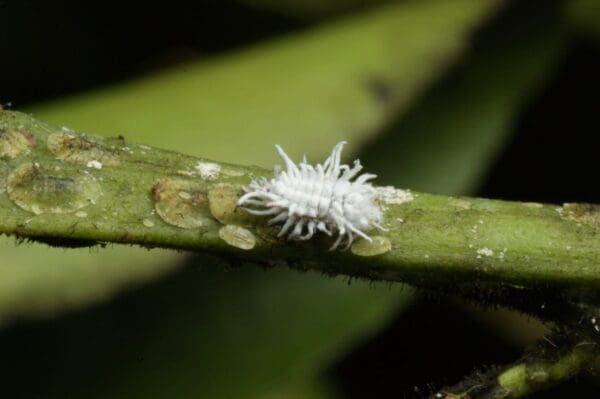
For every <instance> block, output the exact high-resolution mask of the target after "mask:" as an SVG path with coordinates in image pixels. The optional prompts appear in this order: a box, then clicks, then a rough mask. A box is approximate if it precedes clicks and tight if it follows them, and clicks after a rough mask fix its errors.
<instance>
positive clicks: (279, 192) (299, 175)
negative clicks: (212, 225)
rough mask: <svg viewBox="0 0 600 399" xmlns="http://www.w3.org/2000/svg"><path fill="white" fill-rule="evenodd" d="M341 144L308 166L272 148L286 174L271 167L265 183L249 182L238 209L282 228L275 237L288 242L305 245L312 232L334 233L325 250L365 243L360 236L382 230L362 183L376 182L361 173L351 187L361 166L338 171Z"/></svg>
mask: <svg viewBox="0 0 600 399" xmlns="http://www.w3.org/2000/svg"><path fill="white" fill-rule="evenodd" d="M344 144H346V142H345V141H342V142H340V143H338V144H337V145H336V146H335V147H334V148H333V151H332V152H331V155H330V156H329V158H327V159H326V160H325V162H324V163H323V164H322V165H321V164H316V165H314V166H313V165H310V164H309V163H308V162H307V161H306V157H304V158H303V160H302V161H301V162H300V163H299V164H298V165H296V164H295V163H294V162H293V161H292V160H291V159H290V157H289V156H288V155H287V154H286V153H285V152H284V151H283V149H282V148H281V147H280V146H279V145H276V146H275V148H276V149H277V152H278V153H279V155H280V156H281V158H282V159H283V161H284V162H285V166H286V170H284V171H282V170H280V168H279V167H278V166H276V167H275V171H274V177H273V178H272V179H271V180H267V179H265V178H262V179H259V180H253V181H252V182H250V185H249V186H248V187H245V188H244V191H245V192H246V194H244V195H243V196H242V197H241V198H240V199H239V200H238V205H240V206H242V207H244V209H246V211H247V212H249V213H251V214H254V215H270V216H271V215H272V216H273V217H272V218H271V219H270V220H269V224H276V223H283V226H282V228H281V231H280V232H279V234H278V236H279V237H281V236H284V235H286V234H287V237H288V239H293V240H308V239H309V238H311V237H312V236H313V235H314V234H315V232H317V231H321V232H323V233H325V234H327V235H329V236H331V235H333V234H335V233H337V235H338V236H337V239H336V240H335V242H334V243H333V245H332V246H331V248H330V249H331V250H334V249H336V248H337V247H338V246H339V245H340V244H341V243H342V241H344V239H345V240H346V248H348V247H349V246H350V244H352V242H353V241H354V239H355V238H356V237H357V236H360V237H362V238H364V239H365V240H369V241H371V238H370V237H369V236H368V235H366V234H365V231H368V230H371V229H372V228H375V227H376V228H379V229H381V230H385V229H384V228H383V227H381V225H380V223H381V219H382V213H381V209H380V208H379V206H378V205H377V204H376V203H375V198H376V196H377V192H376V190H375V188H374V187H373V186H372V185H371V184H370V183H368V181H369V180H371V179H373V178H375V177H376V176H375V175H373V174H368V173H365V174H362V175H360V176H359V177H358V178H357V179H356V180H355V181H351V179H353V178H354V177H356V176H357V175H358V173H359V172H360V171H361V170H362V165H361V164H360V161H359V160H356V161H354V164H353V166H352V167H350V166H348V165H340V158H341V153H342V149H343V147H344ZM256 207H258V208H256Z"/></svg>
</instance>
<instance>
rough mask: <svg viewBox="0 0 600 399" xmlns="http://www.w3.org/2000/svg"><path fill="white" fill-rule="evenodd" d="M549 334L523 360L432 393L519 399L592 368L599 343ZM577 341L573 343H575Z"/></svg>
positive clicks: (454, 398)
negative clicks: (550, 335)
mask: <svg viewBox="0 0 600 399" xmlns="http://www.w3.org/2000/svg"><path fill="white" fill-rule="evenodd" d="M574 336H577V337H578V339H576V340H573V337H572V336H571V337H567V338H566V339H570V340H572V341H571V342H570V343H565V342H562V343H561V342H560V341H564V340H565V336H560V337H557V338H556V343H555V342H554V341H553V340H552V339H551V338H548V339H547V340H546V341H544V342H543V344H538V345H537V347H536V348H534V349H533V350H532V352H531V353H529V354H527V355H526V356H524V357H523V359H521V360H520V361H518V362H516V363H515V364H513V365H511V366H508V367H506V368H504V369H502V370H500V371H498V370H490V371H487V372H484V373H474V374H473V375H471V376H469V377H467V378H465V379H464V380H463V381H461V382H460V383H459V384H457V385H455V386H454V387H451V388H447V389H443V390H441V391H439V392H436V393H434V394H433V395H431V398H436V399H517V398H524V397H527V396H529V395H531V394H533V393H535V392H538V391H542V390H545V389H548V388H551V387H553V386H555V385H557V384H559V383H560V382H564V381H566V380H568V379H570V378H572V377H574V376H575V375H577V374H580V373H581V372H584V371H586V370H587V369H588V368H590V366H591V364H592V363H593V361H594V360H595V359H597V358H598V356H599V355H600V350H599V347H598V344H596V343H593V342H591V341H589V340H586V339H584V338H582V337H581V336H580V335H579V334H574ZM573 342H574V343H573Z"/></svg>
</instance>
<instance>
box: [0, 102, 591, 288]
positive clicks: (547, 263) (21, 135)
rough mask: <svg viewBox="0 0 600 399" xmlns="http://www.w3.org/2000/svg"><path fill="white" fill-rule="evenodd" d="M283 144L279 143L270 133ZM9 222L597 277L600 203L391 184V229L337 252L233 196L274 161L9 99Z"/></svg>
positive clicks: (476, 271)
mask: <svg viewBox="0 0 600 399" xmlns="http://www.w3.org/2000/svg"><path fill="white" fill-rule="evenodd" d="M274 144H275V143H274ZM0 158H1V160H0V233H3V234H9V235H14V236H17V237H21V238H27V239H33V240H40V241H44V242H47V243H49V244H52V245H59V246H79V245H93V244H96V243H106V242H112V243H124V244H137V245H142V246H146V247H149V248H152V247H166V248H175V249H183V250H192V251H206V252H210V253H213V254H216V255H218V256H221V257H223V258H228V259H232V260H235V261H240V260H246V261H251V262H257V263H260V264H265V265H288V266H291V267H295V268H299V269H315V270H319V271H322V272H325V273H330V274H345V275H349V276H354V277H367V278H370V279H375V280H389V281H405V282H408V283H411V284H414V285H416V286H435V285H444V286H451V285H453V284H457V285H458V284H459V283H474V284H482V285H486V286H487V285H488V284H491V285H496V284H501V285H503V286H506V285H509V286H513V287H514V286H517V287H545V288H547V287H553V288H556V287H561V288H576V289H578V290H581V289H585V288H588V289H591V290H593V289H597V288H598V287H600V245H599V244H600V208H599V207H597V206H593V205H585V204H566V205H563V206H556V205H542V204H536V203H521V202H506V201H495V200H487V199H475V198H453V197H446V196H440V195H431V194H424V193H409V192H407V191H401V190H396V189H394V188H391V187H388V188H385V189H384V188H382V189H381V193H382V195H381V198H380V203H381V206H382V208H383V210H384V215H385V223H384V224H385V226H386V227H387V228H388V229H389V231H386V232H381V231H372V232H370V234H371V235H372V236H377V238H376V240H375V242H374V243H373V244H369V243H367V242H357V243H355V244H354V245H353V246H352V249H351V250H348V251H335V252H330V251H328V250H327V249H328V247H329V246H330V245H331V242H332V239H330V238H328V237H326V236H322V235H317V236H315V237H314V238H313V239H312V240H310V241H309V242H304V243H296V242H289V241H286V240H284V239H279V238H277V237H276V236H277V232H278V227H277V226H274V227H267V226H266V224H265V219H264V218H257V217H250V216H249V215H248V214H246V213H245V212H244V211H243V210H241V209H239V208H236V207H235V202H236V200H237V198H238V197H239V195H240V194H241V193H242V187H243V186H244V185H246V184H248V182H249V181H250V180H251V179H253V178H257V177H261V176H266V177H269V176H271V172H270V171H267V170H264V169H261V168H257V167H244V166H236V165H230V164H222V163H213V162H211V161H207V160H203V159H199V158H195V157H191V156H187V155H182V154H178V153H174V152H170V151H163V150H159V149H155V148H149V147H146V146H142V145H138V144H135V143H130V142H128V141H126V140H125V139H123V138H99V137H92V136H84V135H80V134H76V133H74V132H70V131H68V130H65V129H61V128H57V127H53V126H49V125H47V124H44V123H42V122H39V121H36V120H35V119H33V118H31V117H30V116H28V115H25V114H21V113H17V112H9V111H0Z"/></svg>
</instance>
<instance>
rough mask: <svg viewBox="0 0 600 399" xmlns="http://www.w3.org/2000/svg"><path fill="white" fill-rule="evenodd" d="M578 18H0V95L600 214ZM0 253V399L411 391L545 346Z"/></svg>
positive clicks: (206, 150) (588, 14)
mask: <svg viewBox="0 0 600 399" xmlns="http://www.w3.org/2000/svg"><path fill="white" fill-rule="evenodd" d="M598 4H599V2H598V1H592V0H571V1H566V0H565V1H558V0H553V1H540V0H536V1H527V2H522V1H518V0H513V1H509V0H505V1H500V0H497V1H491V0H490V1H479V0H452V1H449V0H421V1H416V0H397V1H383V0H379V1H369V2H368V1H361V0H321V1H314V0H310V1H300V0H279V1H272V0H238V1H234V0H226V1H216V0H214V1H197V2H194V3H193V4H188V2H185V1H182V0H173V1H171V2H169V3H168V4H165V3H156V4H155V5H154V4H150V3H148V4H144V6H143V7H141V6H140V7H134V6H131V7H129V8H128V7H124V6H123V5H122V4H120V3H116V2H114V3H112V2H101V3H99V2H77V1H67V0H65V1H57V2H46V1H33V0H30V1H27V0H12V1H11V0H8V1H1V2H0V26H2V29H1V30H0V54H1V57H0V71H1V73H0V101H2V102H3V104H4V106H5V107H10V106H12V107H13V108H14V109H17V110H25V111H28V112H31V113H33V114H34V115H35V116H36V117H39V118H40V119H43V120H45V121H48V122H52V123H55V124H58V125H61V126H63V125H64V126H69V127H71V128H75V129H78V130H82V131H85V132H89V133H96V134H103V135H110V136H116V135H118V134H123V135H124V136H125V137H126V138H127V139H131V140H135V141H139V142H144V143H146V144H151V145H155V146H159V147H164V148H170V149H173V150H177V151H182V152H186V153H189V154H193V155H198V156H204V157H209V158H213V159H218V160H221V161H228V162H234V163H252V164H257V165H261V166H265V167H271V165H272V164H273V162H276V156H275V152H274V151H273V144H275V143H279V144H282V145H283V146H284V147H285V148H286V149H289V152H290V153H291V154H293V156H294V157H298V156H299V155H301V154H302V152H306V153H307V154H308V155H309V159H312V160H317V159H320V158H321V157H323V156H324V155H325V154H326V153H327V152H328V151H329V149H330V148H331V146H332V144H333V143H335V142H337V141H339V140H340V139H348V140H349V141H350V146H349V153H348V154H347V159H350V152H352V156H359V157H360V158H361V159H362V160H363V163H364V164H365V165H366V167H367V168H368V169H369V170H370V171H373V172H374V173H377V174H378V175H379V176H380V179H379V182H380V183H382V184H383V183H385V184H395V185H398V186H400V187H409V188H412V189H415V190H426V191H431V192H438V193H445V194H479V195H487V196H494V197H499V198H512V199H521V200H538V201H555V202H566V201H576V200H577V201H587V202H600V196H599V189H598V185H595V186H596V187H590V184H589V178H590V176H591V173H592V172H591V171H594V170H597V161H596V160H595V159H597V154H595V150H594V148H593V147H592V146H586V145H585V144H583V145H582V143H585V142H586V134H594V133H593V132H594V131H596V130H597V127H598V121H597V115H598V111H599V109H598V107H599V105H598V102H597V101H596V102H594V101H591V100H590V98H593V96H596V97H597V93H598V92H600V87H599V83H598V82H599V81H598V77H597V75H598V73H597V71H598V70H600V56H599V54H600V34H599V33H600V11H599V6H598ZM594 129H595V130H594ZM0 246H1V251H2V252H1V253H2V256H1V260H0V327H1V328H2V329H1V330H0V353H2V360H3V361H2V363H1V365H0V369H1V375H2V387H3V388H2V392H3V393H5V394H6V396H7V397H44V398H45V397H56V398H64V397H86V398H89V397H123V398H125V397H127V398H135V397H140V398H141V397H144V398H149V397H151V398H154V397H156V398H163V397H165V398H166V397H210V398H232V397H262V398H271V397H272V398H275V397H277V398H279V397H290V398H305V397H310V398H336V397H351V398H360V397H373V396H376V395H378V396H385V395H386V394H390V396H391V393H393V394H394V396H395V397H402V398H410V397H422V396H423V395H424V394H426V393H427V392H429V391H430V390H433V389H435V388H439V387H440V386H442V385H444V384H448V383H453V382H455V381H456V380H457V379H460V377H461V376H462V375H464V374H467V373H469V372H470V371H472V370H473V368H474V367H476V366H480V365H482V364H494V363H499V362H509V361H511V360H513V359H514V358H516V357H517V356H518V353H519V346H521V345H523V344H524V343H526V342H529V341H530V340H531V339H532V338H535V337H536V336H539V332H540V330H542V331H543V328H542V327H541V326H540V325H537V324H535V323H532V322H526V321H523V319H522V318H519V317H517V316H515V315H514V314H506V313H498V312H494V313H492V312H482V311H480V310H474V309H473V308H470V307H465V306H464V305H462V304H457V303H447V302H446V301H444V302H443V303H439V302H438V301H436V300H435V299H432V298H429V297H426V298H423V297H421V296H417V295H414V294H413V292H412V290H411V289H410V288H408V287H404V286H401V285H400V284H393V285H390V284H383V283H369V282H365V281H354V280H353V281H349V280H348V279H344V278H331V277H327V276H322V275H318V274H316V273H299V272H297V271H290V270H280V269H269V270H261V269H259V268H256V267H255V266H252V265H238V264H223V263H222V262H220V261H218V260H216V259H212V258H209V257H206V256H201V255H191V254H184V253H175V252H172V251H161V250H152V251H147V250H145V249H139V248H128V247H117V246H108V247H107V248H92V249H78V250H64V249H56V248H49V247H46V246H42V245H37V244H30V243H21V244H19V245H15V242H14V239H11V238H6V237H4V238H2V239H1V240H0ZM598 389H599V388H597V387H596V386H595V383H594V382H593V381H587V382H586V381H578V382H577V383H573V384H569V385H566V386H563V387H560V388H557V389H555V390H553V391H552V392H549V393H544V394H540V397H548V398H550V397H564V395H565V392H568V393H569V394H571V395H574V394H575V393H577V392H580V393H582V394H583V393H588V394H589V393H590V392H591V393H594V392H596V393H597V392H598ZM561 395H562V396H561Z"/></svg>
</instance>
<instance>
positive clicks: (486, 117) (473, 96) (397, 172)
mask: <svg viewBox="0 0 600 399" xmlns="http://www.w3.org/2000/svg"><path fill="white" fill-rule="evenodd" d="M566 30H567V29H566V26H565V21H564V18H563V16H562V13H561V9H560V8H559V7H556V6H550V5H549V6H548V7H546V8H545V9H544V10H539V8H537V7H536V6H535V5H534V4H523V5H517V6H514V7H513V8H512V9H511V10H510V11H509V12H508V13H507V14H506V15H503V21H502V24H501V26H499V27H498V28H497V29H495V30H493V31H490V32H482V38H481V40H479V41H478V42H477V48H476V49H474V51H472V52H471V53H470V54H469V55H467V56H466V57H464V58H463V60H462V62H461V63H460V65H458V66H456V67H455V68H454V69H453V70H452V73H451V74H449V75H447V77H446V79H445V80H444V81H442V82H440V84H438V85H437V86H436V87H434V88H433V90H431V91H430V92H428V93H427V94H426V95H425V96H424V97H423V99H422V100H421V101H419V102H418V103H416V104H415V105H414V106H413V107H412V108H411V109H410V110H409V111H408V112H407V114H406V116H405V117H402V118H400V120H399V121H398V122H397V123H395V124H394V125H393V126H391V127H390V129H388V132H387V133H386V134H384V135H382V136H380V137H379V138H378V140H377V141H375V142H374V143H373V144H372V145H370V146H366V147H364V148H363V149H362V152H361V159H362V160H363V161H364V163H365V164H367V165H376V166H377V167H378V169H376V170H374V171H375V172H376V173H377V174H378V175H379V181H380V182H381V184H392V185H395V186H400V187H410V188H411V189H414V190H417V191H424V192H436V193H442V194H467V193H470V192H473V191H474V190H475V189H477V187H478V184H479V182H481V180H482V178H483V177H484V176H485V173H486V171H487V168H486V166H487V165H490V164H491V163H493V161H494V160H495V158H496V154H497V153H498V152H499V150H500V149H502V148H503V146H504V144H505V142H506V141H507V139H509V138H510V133H511V132H512V130H513V123H514V121H515V120H516V119H517V117H518V115H519V113H520V112H522V110H523V108H524V107H525V106H527V105H528V103H529V102H530V101H531V100H532V97H533V96H534V95H535V94H537V93H538V91H539V89H540V88H541V87H542V85H543V84H544V83H545V82H546V81H547V79H548V78H549V76H551V74H552V73H553V72H554V71H555V70H556V69H557V68H558V67H559V66H560V64H561V62H562V59H563V56H564V54H565V52H566V45H567V32H566Z"/></svg>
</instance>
